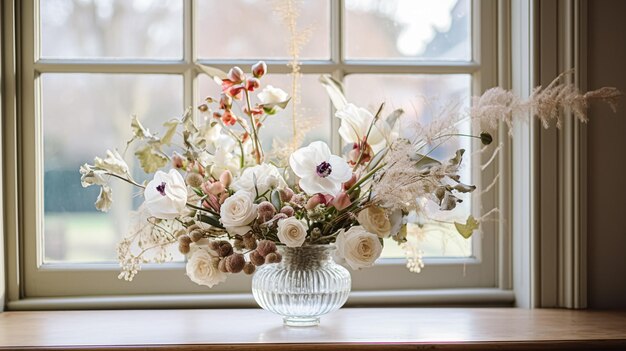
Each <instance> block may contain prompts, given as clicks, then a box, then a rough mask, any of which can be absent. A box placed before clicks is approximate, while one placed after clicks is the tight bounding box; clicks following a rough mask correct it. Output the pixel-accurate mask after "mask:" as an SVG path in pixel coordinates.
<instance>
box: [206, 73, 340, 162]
mask: <svg viewBox="0 0 626 351" xmlns="http://www.w3.org/2000/svg"><path fill="white" fill-rule="evenodd" d="M198 81H199V98H200V99H204V98H205V97H207V96H211V97H213V98H216V99H219V94H220V91H221V89H220V87H219V86H218V85H217V84H215V82H213V81H212V80H210V79H209V78H208V77H207V76H205V75H202V76H199V78H198ZM261 84H262V86H261V88H260V89H259V90H258V91H261V90H262V89H263V86H264V85H272V86H274V87H277V88H281V89H283V90H284V91H286V92H287V93H288V94H289V95H291V76H290V75H286V74H268V75H266V76H264V77H263V78H262V79H261ZM301 92H302V94H301V95H302V101H301V103H300V108H299V109H298V111H299V114H300V120H304V121H306V122H305V124H309V126H308V127H305V128H306V129H308V132H307V134H306V137H305V140H304V144H305V145H306V144H308V143H310V142H312V141H315V140H323V141H325V142H327V143H329V142H330V101H329V99H328V95H327V94H326V91H324V88H323V87H322V85H321V84H320V83H319V82H318V75H314V74H308V75H302V79H301ZM252 94H253V95H255V96H256V94H257V92H256V91H255V92H253V93H252ZM253 101H255V100H254V99H253ZM234 111H235V112H236V113H237V111H240V110H239V109H238V108H235V109H234ZM292 112H293V110H292V101H291V102H290V103H289V105H288V106H287V109H285V110H284V111H280V112H278V113H276V114H275V115H273V116H268V117H267V119H266V121H265V124H264V126H263V127H262V128H261V130H260V133H261V142H262V143H263V148H264V150H266V151H267V150H270V148H271V146H272V141H273V140H274V139H275V138H276V139H280V140H288V139H287V138H292V135H293V128H292V119H291V116H292ZM239 113H240V115H242V116H243V114H241V112H239ZM299 127H303V124H300V125H299Z"/></svg>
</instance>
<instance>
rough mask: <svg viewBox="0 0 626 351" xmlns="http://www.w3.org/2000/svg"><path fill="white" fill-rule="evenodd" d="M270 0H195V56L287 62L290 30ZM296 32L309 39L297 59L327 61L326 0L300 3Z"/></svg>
mask: <svg viewBox="0 0 626 351" xmlns="http://www.w3.org/2000/svg"><path fill="white" fill-rule="evenodd" d="M282 3H283V2H281V1H270V0H228V1H223V0H198V1H196V2H195V7H194V12H195V16H196V22H195V24H196V28H195V38H196V39H195V40H196V47H197V49H196V50H197V54H198V57H200V58H205V59H265V60H270V59H286V58H289V57H290V56H291V55H290V54H289V49H288V45H289V31H288V30H287V26H286V25H285V23H284V21H283V19H282V17H281V14H280V13H279V11H278V10H277V6H281V5H280V4H282ZM298 6H299V7H300V11H301V12H300V13H301V16H300V17H299V18H298V21H297V22H298V30H303V29H304V30H306V29H309V30H308V32H309V34H310V40H308V41H307V42H306V44H304V46H303V47H302V52H301V54H300V59H304V60H307V59H329V58H330V6H329V1H328V0H315V1H300V2H298Z"/></svg>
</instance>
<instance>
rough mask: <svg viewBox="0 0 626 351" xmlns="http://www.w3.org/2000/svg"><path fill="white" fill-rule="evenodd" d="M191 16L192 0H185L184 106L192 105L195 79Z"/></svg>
mask: <svg viewBox="0 0 626 351" xmlns="http://www.w3.org/2000/svg"><path fill="white" fill-rule="evenodd" d="M193 17H194V16H193V0H185V1H184V3H183V60H184V61H185V67H186V68H185V72H184V73H183V105H184V108H187V107H188V106H192V105H193V100H194V82H195V80H196V74H195V72H196V70H195V67H194V59H195V57H194V47H193Z"/></svg>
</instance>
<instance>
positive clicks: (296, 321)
mask: <svg viewBox="0 0 626 351" xmlns="http://www.w3.org/2000/svg"><path fill="white" fill-rule="evenodd" d="M279 250H280V253H281V254H282V256H283V259H282V261H281V262H280V263H277V264H265V265H263V266H261V267H259V269H258V270H257V271H256V273H255V274H254V277H253V278H252V293H253V294H254V299H255V300H256V302H257V303H258V304H259V306H261V307H262V308H263V309H265V310H267V311H270V312H273V313H276V314H278V315H281V316H283V321H284V323H285V325H288V326H315V325H318V324H319V322H320V319H319V317H320V316H322V315H324V314H327V313H330V312H334V311H336V310H338V309H339V308H341V306H343V304H345V303H346V300H347V299H348V295H349V294H350V287H351V283H352V282H351V279H350V273H349V272H348V270H347V269H345V268H343V267H342V266H340V265H338V264H337V263H335V261H334V260H333V257H332V256H333V255H332V253H333V251H334V250H335V247H334V246H332V245H309V246H303V247H285V246H280V247H279Z"/></svg>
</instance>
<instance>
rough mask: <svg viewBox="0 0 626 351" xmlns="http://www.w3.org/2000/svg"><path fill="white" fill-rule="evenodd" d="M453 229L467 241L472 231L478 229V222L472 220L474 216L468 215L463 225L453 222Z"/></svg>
mask: <svg viewBox="0 0 626 351" xmlns="http://www.w3.org/2000/svg"><path fill="white" fill-rule="evenodd" d="M454 227H455V228H456V230H457V231H458V232H459V234H461V236H462V237H464V238H465V239H469V238H470V237H471V236H472V233H473V232H474V230H476V229H478V221H477V220H476V219H475V218H474V216H472V215H470V216H469V217H467V221H466V222H465V224H462V223H458V222H454Z"/></svg>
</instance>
